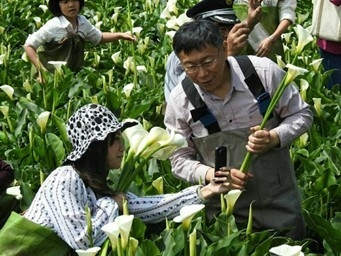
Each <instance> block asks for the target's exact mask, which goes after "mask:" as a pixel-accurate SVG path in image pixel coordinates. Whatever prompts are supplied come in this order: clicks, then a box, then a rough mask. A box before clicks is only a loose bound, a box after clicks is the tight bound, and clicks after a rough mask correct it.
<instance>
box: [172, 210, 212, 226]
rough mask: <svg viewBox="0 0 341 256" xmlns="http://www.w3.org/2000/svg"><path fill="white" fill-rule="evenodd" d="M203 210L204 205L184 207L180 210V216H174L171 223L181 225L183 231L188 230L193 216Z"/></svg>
mask: <svg viewBox="0 0 341 256" xmlns="http://www.w3.org/2000/svg"><path fill="white" fill-rule="evenodd" d="M204 208H205V205H204V204H192V205H186V206H184V207H182V208H181V209H180V215H178V216H176V217H175V218H174V219H173V221H174V222H176V223H182V227H183V229H184V230H188V229H189V225H190V223H191V220H192V218H193V216H194V215H195V214H196V213H198V212H199V211H201V210H202V209H204Z"/></svg>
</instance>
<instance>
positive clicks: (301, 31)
mask: <svg viewBox="0 0 341 256" xmlns="http://www.w3.org/2000/svg"><path fill="white" fill-rule="evenodd" d="M294 30H295V32H296V35H297V38H298V43H297V46H296V51H295V53H296V55H299V54H301V52H302V51H303V48H304V47H305V46H306V45H307V44H308V43H310V42H311V41H313V37H312V35H311V34H310V31H309V30H307V29H305V28H303V27H302V26H301V25H299V24H297V26H296V27H294Z"/></svg>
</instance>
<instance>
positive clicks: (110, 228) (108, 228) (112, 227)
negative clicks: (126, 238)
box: [101, 222, 120, 251]
mask: <svg viewBox="0 0 341 256" xmlns="http://www.w3.org/2000/svg"><path fill="white" fill-rule="evenodd" d="M101 229H102V230H103V231H104V233H105V234H106V235H107V236H108V237H109V240H110V243H111V247H112V250H113V251H115V250H116V248H117V243H118V236H119V234H120V229H119V227H118V224H117V223H116V222H110V223H108V224H106V225H104V226H103V227H102V228H101Z"/></svg>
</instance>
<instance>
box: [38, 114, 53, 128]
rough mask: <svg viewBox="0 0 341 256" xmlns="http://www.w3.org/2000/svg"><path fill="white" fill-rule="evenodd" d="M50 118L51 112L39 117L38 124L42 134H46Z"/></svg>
mask: <svg viewBox="0 0 341 256" xmlns="http://www.w3.org/2000/svg"><path fill="white" fill-rule="evenodd" d="M49 117H50V112H49V111H44V112H42V113H40V115H39V116H38V118H37V123H38V125H39V127H40V131H41V133H45V130H46V125H47V121H48V120H49Z"/></svg>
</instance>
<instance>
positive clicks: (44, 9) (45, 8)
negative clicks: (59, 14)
mask: <svg viewBox="0 0 341 256" xmlns="http://www.w3.org/2000/svg"><path fill="white" fill-rule="evenodd" d="M39 8H40V9H42V10H43V12H44V13H45V12H46V11H47V10H48V9H49V8H48V7H47V6H46V5H45V4H41V5H39Z"/></svg>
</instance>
